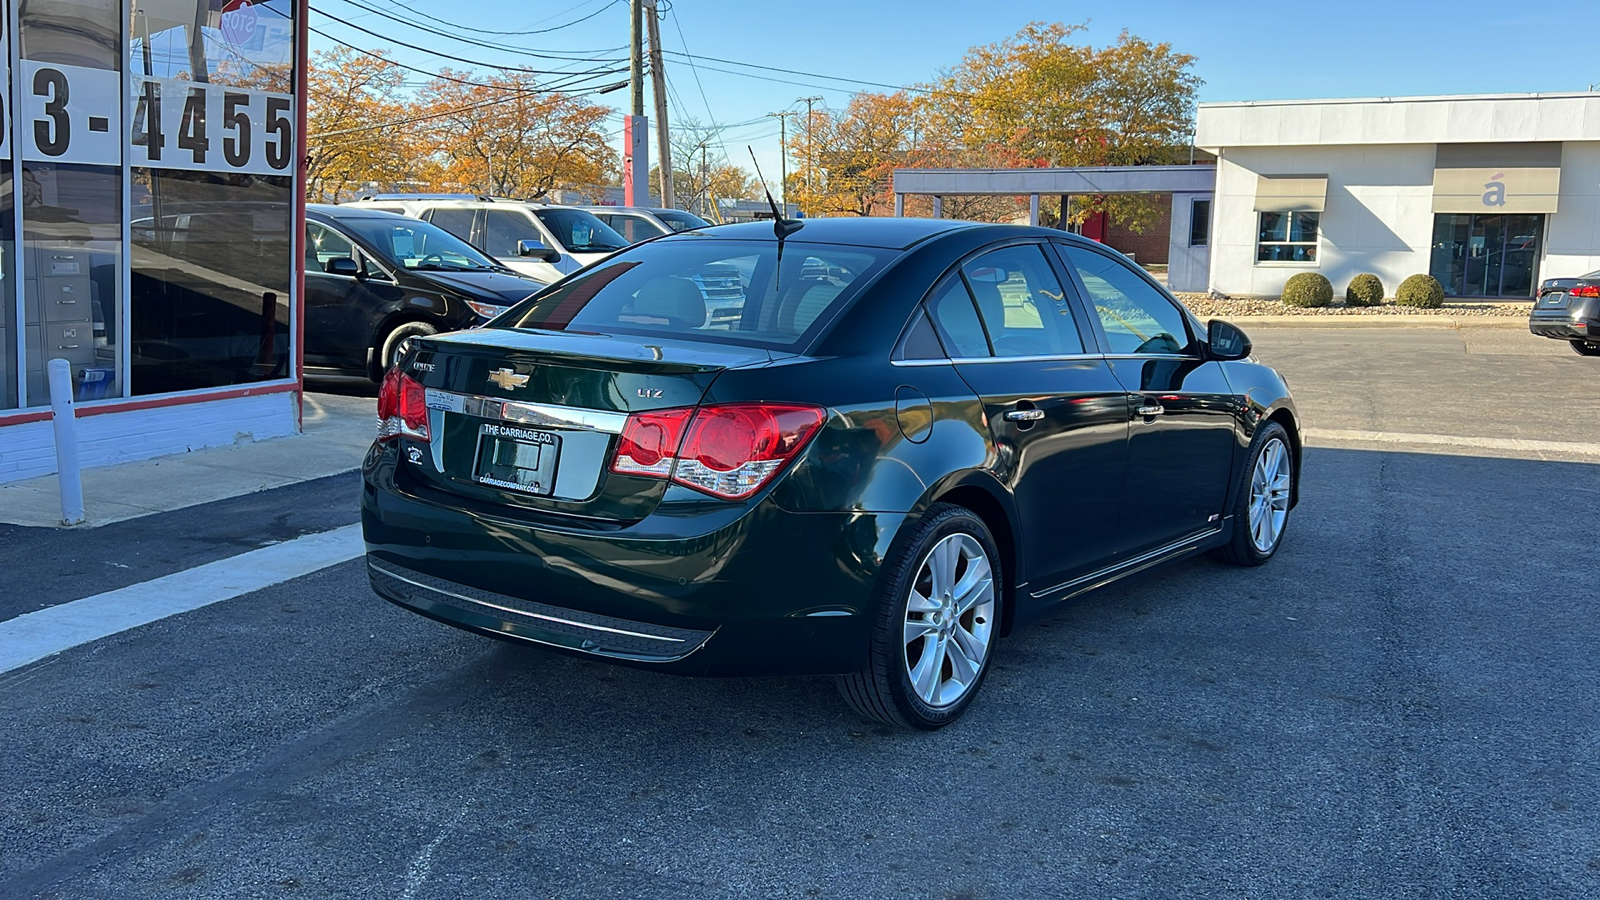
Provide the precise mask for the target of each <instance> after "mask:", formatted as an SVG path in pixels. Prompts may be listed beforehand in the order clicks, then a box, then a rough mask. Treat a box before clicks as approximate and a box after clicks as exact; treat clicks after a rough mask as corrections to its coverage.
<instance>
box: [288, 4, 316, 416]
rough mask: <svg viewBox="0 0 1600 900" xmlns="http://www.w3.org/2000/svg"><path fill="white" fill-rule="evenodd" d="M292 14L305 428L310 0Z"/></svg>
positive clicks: (297, 357) (295, 238)
mask: <svg viewBox="0 0 1600 900" xmlns="http://www.w3.org/2000/svg"><path fill="white" fill-rule="evenodd" d="M298 7H299V8H298V9H297V10H296V11H295V17H294V55H295V59H294V66H295V75H294V97H295V101H296V102H295V105H294V106H295V120H296V124H295V149H296V155H297V156H298V159H297V161H296V163H295V184H294V229H295V231H294V234H293V235H292V237H291V242H290V246H291V247H293V248H294V253H293V256H294V377H295V390H296V391H298V392H299V393H298V394H296V395H295V404H294V430H295V431H304V430H305V421H304V420H305V386H306V251H305V248H304V247H302V246H300V244H301V242H302V241H304V240H305V239H306V182H307V176H308V175H310V167H311V166H310V164H311V154H310V149H309V148H310V143H309V141H308V140H307V137H306V93H307V89H306V74H307V73H308V72H310V71H311V64H310V55H311V54H310V50H309V48H308V47H307V46H306V44H307V42H308V40H309V38H308V34H309V32H308V30H307V29H308V27H309V25H310V19H311V0H302V2H301V3H299V4H298Z"/></svg>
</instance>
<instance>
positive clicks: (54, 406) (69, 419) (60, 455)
mask: <svg viewBox="0 0 1600 900" xmlns="http://www.w3.org/2000/svg"><path fill="white" fill-rule="evenodd" d="M48 368H49V370H50V411H51V413H52V414H53V416H52V417H53V418H54V420H55V422H54V424H55V431H56V481H57V482H59V483H60V485H61V524H63V525H81V524H83V473H82V471H80V469H79V466H78V411H77V410H76V409H75V408H73V405H72V364H71V363H68V362H67V361H66V360H64V359H52V360H50V362H49V364H48Z"/></svg>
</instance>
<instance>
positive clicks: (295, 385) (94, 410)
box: [0, 381, 301, 428]
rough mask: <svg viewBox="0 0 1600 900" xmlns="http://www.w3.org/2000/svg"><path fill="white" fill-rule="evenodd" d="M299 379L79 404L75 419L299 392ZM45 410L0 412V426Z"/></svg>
mask: <svg viewBox="0 0 1600 900" xmlns="http://www.w3.org/2000/svg"><path fill="white" fill-rule="evenodd" d="M300 387H301V386H300V384H299V382H294V381H289V382H284V383H282V384H264V385H259V386H250V387H237V388H228V389H226V390H220V391H210V392H207V393H204V394H169V395H167V396H164V397H151V398H149V399H147V400H119V401H116V402H114V403H98V404H95V405H94V406H80V407H78V408H77V414H78V418H80V419H83V418H87V417H89V416H103V415H105V414H107V413H119V412H133V411H134V410H140V409H161V408H162V407H166V406H187V405H189V404H191V403H210V402H211V401H213V400H236V399H238V398H240V397H260V396H262V395H265V394H283V393H287V392H289V391H299V390H300ZM50 416H51V413H50V411H49V410H38V411H31V412H22V413H10V414H6V413H0V428H4V427H6V426H7V425H23V424H26V423H28V422H44V421H48V420H49V419H50Z"/></svg>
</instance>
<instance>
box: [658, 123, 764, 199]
mask: <svg viewBox="0 0 1600 900" xmlns="http://www.w3.org/2000/svg"><path fill="white" fill-rule="evenodd" d="M721 133H722V130H721V129H719V128H717V127H715V126H707V125H703V124H701V123H700V122H699V121H697V120H695V119H692V118H685V119H681V120H680V121H678V122H676V123H674V124H673V126H672V131H671V140H672V192H673V194H674V196H676V197H677V200H678V205H679V206H682V207H683V208H685V209H687V210H689V211H690V212H692V213H695V214H696V215H699V216H700V217H701V218H704V219H709V220H711V221H716V220H717V219H718V218H719V214H718V212H717V201H719V200H739V199H745V198H749V197H755V196H758V195H759V194H760V192H761V189H760V187H759V186H758V185H757V183H756V178H755V176H754V175H753V174H752V173H751V172H750V170H749V169H746V168H744V167H743V166H739V165H735V164H734V163H733V162H731V161H730V160H729V159H728V155H727V148H726V147H725V146H724V145H723V143H722V140H721ZM660 172H661V167H660V166H652V167H651V168H650V184H651V186H652V187H654V186H655V185H657V184H659V183H660Z"/></svg>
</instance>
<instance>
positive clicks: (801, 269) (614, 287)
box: [495, 240, 898, 349]
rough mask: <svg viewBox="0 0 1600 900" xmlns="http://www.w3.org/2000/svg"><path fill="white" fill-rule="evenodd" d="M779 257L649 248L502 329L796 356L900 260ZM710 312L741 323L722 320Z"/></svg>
mask: <svg viewBox="0 0 1600 900" xmlns="http://www.w3.org/2000/svg"><path fill="white" fill-rule="evenodd" d="M777 249H778V247H777V242H776V241H773V242H764V241H710V240H669V241H657V242H654V243H650V244H642V245H639V246H637V247H633V248H631V249H629V250H628V251H626V252H623V253H620V254H617V255H616V256H613V257H610V258H609V259H607V260H605V261H603V262H600V263H596V264H594V265H593V266H591V267H590V268H588V269H585V270H583V271H582V272H581V273H580V274H578V275H576V276H574V277H571V278H568V279H567V280H565V281H563V282H560V283H559V284H558V285H557V286H555V287H553V288H551V289H549V290H546V291H542V292H540V293H539V294H537V295H535V296H533V297H530V298H528V299H527V300H525V301H523V302H522V303H521V304H518V305H517V306H516V307H513V308H512V310H511V311H510V312H508V313H507V314H506V315H505V316H503V317H501V318H500V319H497V320H496V322H495V324H496V326H505V327H512V328H538V329H546V330H554V331H586V332H597V333H605V334H610V333H617V334H632V335H659V336H663V337H686V338H693V339H704V340H711V341H716V342H719V343H729V344H740V345H744V346H764V347H772V348H775V349H776V348H793V347H796V346H798V345H799V344H801V343H802V342H803V341H804V340H805V339H806V338H808V337H809V336H811V335H813V334H815V333H816V332H817V331H818V330H820V328H821V327H822V326H823V325H825V324H826V323H827V322H828V321H830V320H831V319H832V317H833V316H835V315H837V313H838V311H839V310H841V309H843V308H844V307H845V305H846V304H848V303H849V301H850V298H851V297H853V296H854V295H855V294H856V293H857V292H858V291H859V290H860V288H861V286H862V285H863V284H865V283H866V281H867V280H868V279H870V278H871V277H872V275H873V274H875V273H876V272H877V271H878V270H879V269H881V268H882V267H883V266H884V265H885V264H886V263H887V262H888V261H889V260H891V259H892V258H894V256H896V255H898V251H892V250H877V249H871V248H863V247H842V246H833V245H826V244H805V243H800V242H797V241H787V242H785V243H784V246H783V260H782V264H781V266H780V264H779V261H778V253H777ZM734 273H737V275H736V277H735V275H734ZM738 294H742V298H741V297H739V296H737V295H738ZM710 307H715V308H716V309H718V310H731V309H737V314H728V315H716V316H713V315H711V314H710Z"/></svg>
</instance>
